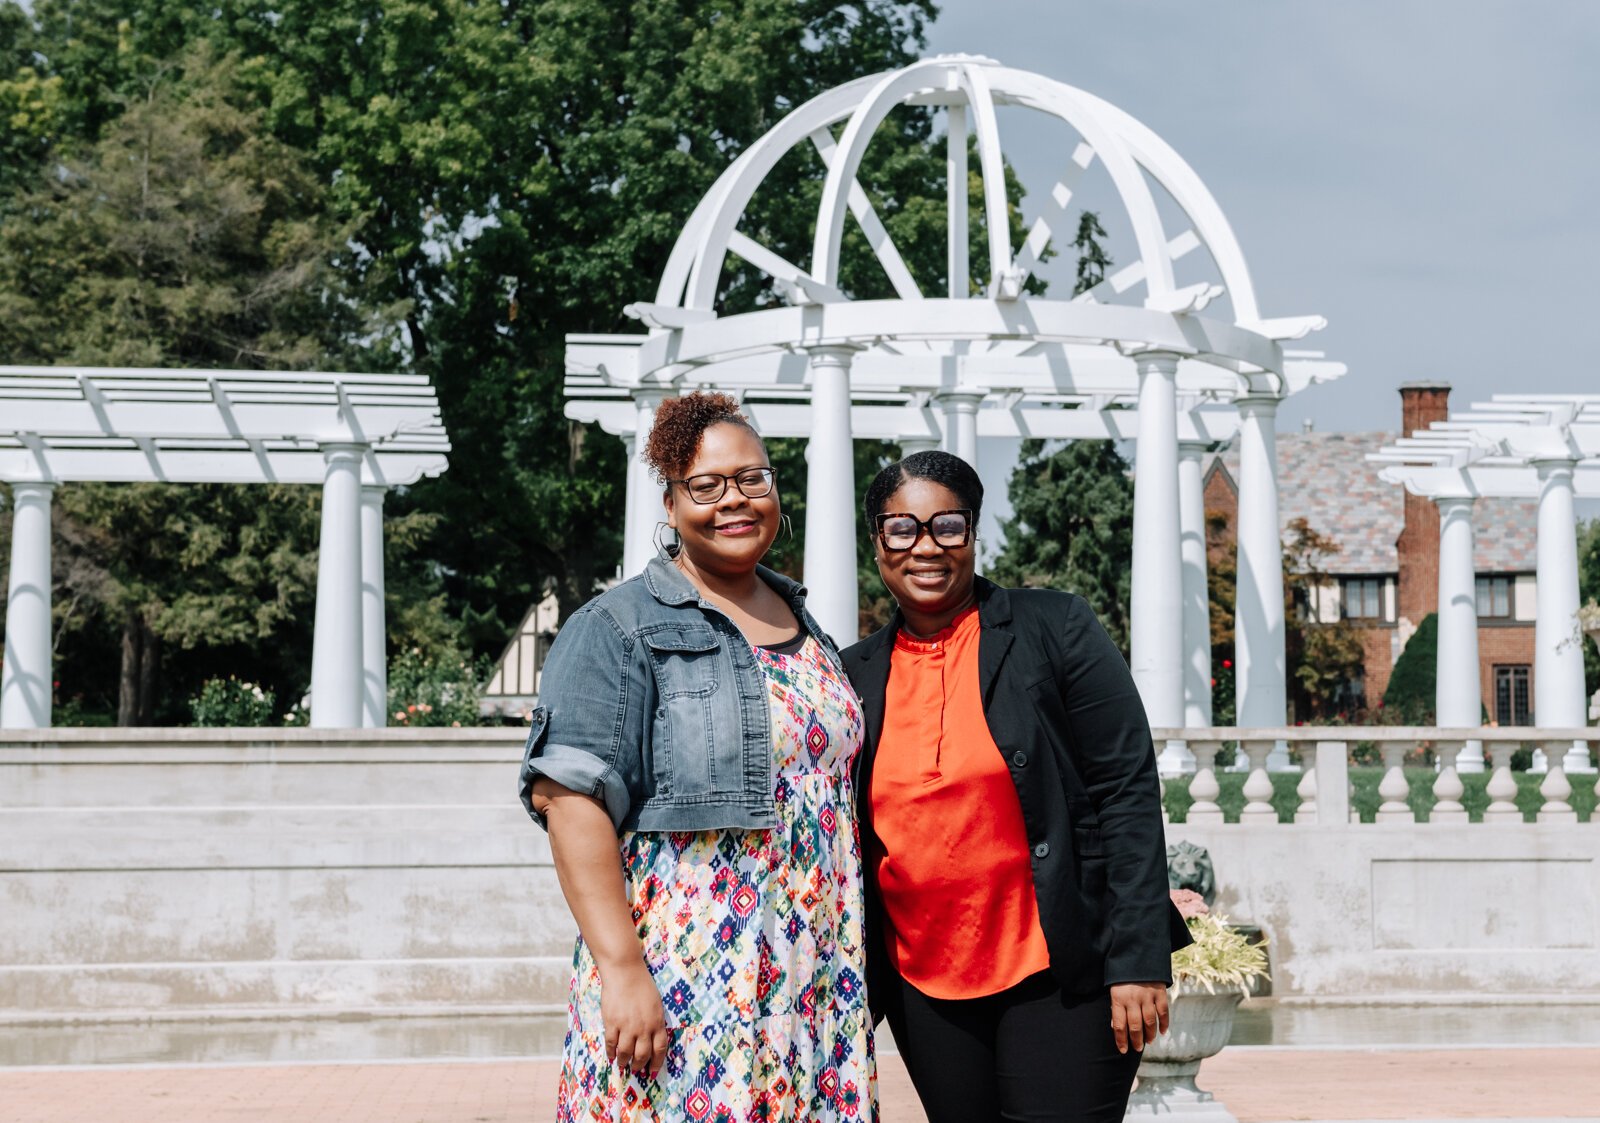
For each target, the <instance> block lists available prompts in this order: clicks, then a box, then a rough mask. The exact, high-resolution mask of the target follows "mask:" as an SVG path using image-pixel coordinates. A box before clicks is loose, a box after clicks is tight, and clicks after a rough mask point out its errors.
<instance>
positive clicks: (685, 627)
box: [642, 624, 722, 699]
mask: <svg viewBox="0 0 1600 1123" xmlns="http://www.w3.org/2000/svg"><path fill="white" fill-rule="evenodd" d="M642 638H643V640H644V645H645V648H646V649H647V650H648V651H649V652H650V668H651V671H652V673H654V675H655V678H656V692H657V693H658V694H659V695H660V696H661V697H662V698H667V699H671V698H706V697H710V696H711V695H712V694H714V693H716V690H717V674H718V671H719V670H720V667H719V666H718V663H719V662H720V660H719V659H718V654H719V652H720V651H721V647H722V645H721V643H720V642H719V641H718V639H717V633H716V632H715V631H714V630H713V629H712V627H711V625H710V624H671V625H666V626H662V627H657V628H653V629H651V630H650V631H649V632H647V633H645V634H644V636H643V637H642Z"/></svg>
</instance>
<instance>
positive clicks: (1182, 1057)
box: [1128, 985, 1243, 1123]
mask: <svg viewBox="0 0 1600 1123" xmlns="http://www.w3.org/2000/svg"><path fill="white" fill-rule="evenodd" d="M1242 997H1243V996H1242V995H1240V993H1239V992H1238V991H1236V990H1234V991H1218V992H1217V993H1216V994H1207V993H1206V992H1205V991H1203V990H1186V989H1184V988H1183V987H1182V986H1181V985H1179V986H1176V987H1173V988H1172V990H1171V991H1170V992H1169V998H1168V1002H1169V1007H1170V1011H1171V1013H1170V1018H1169V1022H1168V1029H1167V1032H1166V1033H1165V1034H1163V1035H1161V1036H1160V1037H1158V1038H1156V1039H1155V1041H1154V1042H1152V1043H1150V1044H1147V1045H1146V1046H1145V1048H1144V1059H1143V1060H1141V1061H1140V1062H1139V1083H1138V1084H1137V1085H1136V1086H1135V1088H1134V1091H1133V1096H1132V1097H1131V1098H1130V1099H1129V1100H1128V1118H1130V1119H1133V1118H1143V1117H1146V1116H1174V1117H1176V1118H1180V1119H1185V1120H1215V1121H1216V1123H1238V1120H1237V1119H1236V1118H1235V1117H1234V1115H1233V1113H1232V1112H1230V1111H1229V1110H1228V1109H1227V1108H1226V1107H1224V1106H1223V1105H1222V1101H1220V1100H1218V1099H1216V1098H1214V1097H1213V1096H1212V1095H1211V1093H1210V1092H1207V1091H1205V1090H1204V1089H1201V1088H1199V1087H1197V1086H1196V1085H1195V1077H1196V1076H1197V1075H1198V1074H1199V1072H1200V1062H1201V1061H1203V1060H1205V1059H1206V1058H1207V1057H1213V1056H1216V1055H1217V1054H1218V1053H1220V1052H1221V1051H1222V1047H1223V1046H1224V1045H1226V1044H1227V1043H1228V1035H1229V1034H1230V1033H1231V1032H1232V1030H1233V1015H1234V1013H1235V1012H1236V1011H1237V1010H1238V1009H1239V1001H1240V999H1241V998H1242Z"/></svg>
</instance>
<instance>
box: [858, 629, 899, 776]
mask: <svg viewBox="0 0 1600 1123" xmlns="http://www.w3.org/2000/svg"><path fill="white" fill-rule="evenodd" d="M893 652H894V644H892V643H882V642H879V643H875V644H871V645H870V646H868V647H865V648H863V649H861V650H858V651H857V652H856V653H855V657H856V665H855V666H854V667H852V668H851V672H852V674H851V678H852V679H853V680H854V683H855V688H856V693H857V694H859V695H860V696H861V715H862V718H863V719H864V720H865V722H866V727H867V728H866V744H865V746H864V749H865V751H866V753H867V755H868V756H869V757H870V756H871V755H872V753H873V752H875V751H876V750H877V747H878V737H879V735H881V734H882V733H883V709H884V695H885V694H886V693H887V691H888V689H889V657H890V655H892V654H893Z"/></svg>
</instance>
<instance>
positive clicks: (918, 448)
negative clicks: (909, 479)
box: [900, 437, 939, 460]
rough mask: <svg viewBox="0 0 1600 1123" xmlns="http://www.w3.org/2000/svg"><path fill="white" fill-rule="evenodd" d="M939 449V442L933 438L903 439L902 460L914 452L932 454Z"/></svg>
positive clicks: (901, 444)
mask: <svg viewBox="0 0 1600 1123" xmlns="http://www.w3.org/2000/svg"><path fill="white" fill-rule="evenodd" d="M938 447H939V442H938V441H936V440H934V439H933V438H931V437H901V438H900V459H902V460H904V459H905V458H906V457H908V456H910V455H911V454H912V453H913V452H932V451H933V450H934V449H936V448H938Z"/></svg>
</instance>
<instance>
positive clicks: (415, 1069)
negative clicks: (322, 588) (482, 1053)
mask: <svg viewBox="0 0 1600 1123" xmlns="http://www.w3.org/2000/svg"><path fill="white" fill-rule="evenodd" d="M556 1069H557V1066H556V1064H555V1062H552V1061H496V1062H485V1063H471V1064H468V1063H434V1062H422V1061H419V1062H406V1063H396V1064H325V1065H262V1066H238V1067H233V1066H207V1067H192V1068H153V1067H152V1068H88V1069H53V1070H51V1069H39V1070H4V1069H0V1121H3V1123H539V1121H543V1120H548V1119H550V1118H551V1117H552V1115H553V1103H554V1098H555V1080H556ZM1596 1073H1600V1049H1591V1048H1550V1049H1507V1050H1495V1049H1452V1050H1426V1051H1420V1050H1419V1051H1411V1050H1396V1051H1358V1050H1311V1049H1244V1048H1236V1049H1230V1050H1227V1051H1226V1052H1224V1053H1223V1054H1222V1055H1221V1056H1218V1057H1216V1058H1214V1059H1212V1060H1210V1061H1207V1062H1206V1064H1205V1068H1204V1069H1203V1070H1202V1072H1201V1079H1200V1084H1201V1086H1202V1087H1206V1088H1209V1089H1210V1090H1211V1091H1213V1092H1215V1093H1216V1094H1217V1095H1218V1096H1219V1097H1220V1098H1221V1099H1222V1100H1223V1101H1224V1102H1225V1103H1226V1104H1227V1105H1228V1107H1229V1108H1230V1109H1231V1110H1232V1111H1233V1112H1234V1114H1235V1115H1237V1116H1238V1117H1239V1119H1240V1123H1268V1121H1272V1120H1290V1119H1361V1120H1372V1119H1507V1118H1511V1117H1517V1118H1566V1119H1590V1120H1595V1119H1600V1098H1597V1097H1596V1093H1595V1091H1594V1076H1595V1074H1596ZM881 1081H882V1103H883V1123H923V1116H922V1113H921V1111H919V1110H918V1109H917V1106H916V1097H915V1096H914V1095H913V1093H912V1091H911V1087H910V1083H909V1082H908V1081H907V1079H906V1076H905V1070H904V1068H902V1067H901V1065H900V1062H899V1059H898V1058H897V1057H894V1056H885V1057H884V1058H883V1059H882V1072H881Z"/></svg>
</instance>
